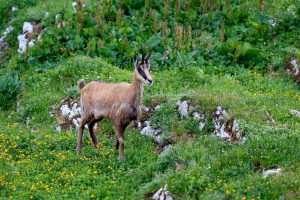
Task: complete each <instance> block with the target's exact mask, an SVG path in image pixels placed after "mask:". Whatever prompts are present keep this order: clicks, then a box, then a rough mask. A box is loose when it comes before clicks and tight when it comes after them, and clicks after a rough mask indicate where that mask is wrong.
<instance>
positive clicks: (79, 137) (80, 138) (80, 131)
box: [77, 115, 87, 153]
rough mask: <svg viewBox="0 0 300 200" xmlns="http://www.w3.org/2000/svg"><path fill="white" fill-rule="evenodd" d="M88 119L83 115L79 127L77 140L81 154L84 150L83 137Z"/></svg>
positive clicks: (78, 150) (78, 151)
mask: <svg viewBox="0 0 300 200" xmlns="http://www.w3.org/2000/svg"><path fill="white" fill-rule="evenodd" d="M86 121H87V120H86V117H85V116H84V115H82V117H81V120H80V122H79V127H78V139H77V153H81V150H82V136H83V129H84V126H85V124H86Z"/></svg>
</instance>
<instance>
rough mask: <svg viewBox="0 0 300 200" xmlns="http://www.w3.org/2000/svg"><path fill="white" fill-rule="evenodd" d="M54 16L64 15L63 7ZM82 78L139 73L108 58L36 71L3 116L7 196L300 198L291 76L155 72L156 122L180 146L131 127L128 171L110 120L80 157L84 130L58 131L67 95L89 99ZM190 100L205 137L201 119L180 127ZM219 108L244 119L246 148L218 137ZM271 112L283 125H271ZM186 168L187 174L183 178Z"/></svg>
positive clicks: (298, 103) (1, 177)
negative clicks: (164, 144)
mask: <svg viewBox="0 0 300 200" xmlns="http://www.w3.org/2000/svg"><path fill="white" fill-rule="evenodd" d="M41 5H42V7H43V6H44V7H45V6H46V8H48V7H47V5H48V4H46V3H41ZM51 8H52V9H53V10H59V7H58V5H56V4H55V5H54V4H53V6H52V7H51ZM32 13H35V12H32ZM29 15H30V14H29ZM31 17H32V18H35V16H34V14H32V16H31ZM20 21H21V20H20ZM44 23H46V22H44ZM82 77H85V79H86V80H87V81H91V80H94V79H102V80H105V81H111V82H118V81H126V82H129V81H130V80H131V78H132V71H131V70H121V69H119V68H117V67H114V66H111V65H109V64H107V63H106V62H105V61H103V60H102V59H100V58H95V59H91V58H88V57H75V58H70V59H67V60H66V61H64V62H63V63H58V64H56V65H49V66H47V67H45V68H36V67H34V66H31V68H29V70H28V71H27V72H26V73H25V74H24V76H23V77H21V79H22V80H23V81H24V82H25V86H24V89H23V90H22V92H21V95H20V98H19V106H18V107H17V108H11V109H10V110H9V111H4V112H1V113H0V130H1V131H0V164H1V166H3V167H1V168H0V197H1V198H3V199H5V198H10V197H11V198H15V199H28V198H35V199H42V198H45V199H59V198H62V199H83V198H84V199H87V198H99V199H103V198H106V199H117V198H120V199H122V198H126V199H142V198H143V197H144V196H146V195H147V194H149V193H152V192H155V191H156V190H157V189H159V188H160V187H162V186H163V185H165V184H168V190H169V191H170V192H171V194H172V195H173V196H174V197H177V198H178V199H191V198H192V199H242V198H247V199H252V198H253V199H280V198H282V197H284V198H286V199H299V198H300V193H299V188H300V183H299V181H300V170H299V167H300V164H299V154H298V152H299V151H300V145H299V139H300V134H299V122H300V120H299V117H296V116H294V115H292V114H290V110H291V109H296V110H297V109H298V110H299V107H300V93H299V87H298V86H296V85H295V84H294V82H293V81H291V80H290V79H289V78H288V77H286V76H285V75H282V74H273V75H272V76H261V75H260V74H257V73H255V72H252V71H246V72H245V73H243V74H241V75H237V76H217V75H206V74H204V73H203V72H202V70H201V66H199V68H188V69H182V70H178V69H173V70H166V71H164V72H158V71H154V72H153V78H154V81H155V84H154V85H153V86H152V87H145V92H144V93H145V97H144V103H145V104H146V105H148V106H151V107H153V106H154V105H153V102H152V101H151V99H153V98H155V99H156V101H157V102H159V103H160V104H161V109H160V110H158V111H157V112H156V113H155V114H154V115H153V117H152V118H151V119H150V120H151V122H152V125H153V126H154V127H159V128H160V129H161V130H163V132H164V134H165V135H166V137H171V139H172V141H173V143H174V144H173V148H172V149H171V150H170V151H169V152H168V153H166V154H164V155H163V156H159V155H157V154H156V151H157V149H156V148H157V147H156V145H155V143H154V142H153V141H152V140H151V139H150V138H148V137H146V136H142V135H140V133H139V131H138V130H136V129H134V128H128V129H127V131H126V144H125V154H126V157H127V161H126V162H125V163H120V162H119V161H118V160H117V155H118V152H116V151H114V150H113V148H114V139H115V135H114V130H113V128H112V127H111V124H110V123H109V122H107V121H105V122H103V123H102V126H101V127H100V129H99V130H98V135H97V137H98V139H99V141H100V142H101V147H100V148H99V149H96V150H95V149H93V147H92V145H91V144H90V141H89V138H88V134H85V137H84V145H83V154H81V155H76V152H75V149H76V144H77V135H76V131H75V130H68V131H62V132H56V131H55V125H56V124H57V122H56V120H55V118H53V117H50V115H49V111H53V112H54V113H56V112H58V108H59V105H60V104H61V102H60V101H61V100H62V99H63V98H65V97H66V96H70V97H74V98H77V97H78V96H79V91H78V90H77V89H76V83H77V81H78V80H79V79H80V78H82ZM182 99H188V100H191V101H192V102H193V104H196V105H198V106H200V109H201V111H202V112H203V113H205V114H206V115H207V116H208V123H207V125H206V127H205V129H204V130H203V131H199V130H198V129H197V125H198V124H197V122H196V121H194V120H192V119H180V115H179V113H178V111H177V106H176V102H177V100H182ZM218 105H221V106H222V107H223V108H225V109H227V110H229V113H230V116H235V117H236V118H237V119H238V122H239V125H240V126H241V128H242V130H243V133H244V134H245V136H246V141H245V143H244V144H233V143H224V142H223V141H222V140H221V139H219V138H217V137H213V136H212V133H213V124H212V122H211V113H212V112H213V111H214V110H215V109H216V107H217V106H218ZM265 112H268V113H269V114H270V116H272V118H273V119H274V120H275V123H272V122H267V119H266V116H265V115H264V113H265ZM195 127H196V128H195ZM178 162H184V163H185V164H186V165H185V167H184V168H183V169H181V170H175V168H176V163H178ZM274 167H280V168H282V169H283V172H282V173H281V174H279V175H275V176H270V177H267V178H263V177H262V170H263V169H269V168H274Z"/></svg>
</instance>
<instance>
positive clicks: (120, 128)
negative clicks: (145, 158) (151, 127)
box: [77, 62, 152, 160]
mask: <svg viewBox="0 0 300 200" xmlns="http://www.w3.org/2000/svg"><path fill="white" fill-rule="evenodd" d="M135 65H136V67H135V72H134V77H133V80H132V83H131V84H129V83H106V82H101V81H92V82H90V83H89V84H87V85H86V83H85V81H84V80H80V81H79V82H78V87H79V88H80V89H82V92H81V106H82V116H81V122H80V124H79V129H78V146H77V152H78V153H81V150H82V149H81V147H82V135H83V129H84V126H85V124H88V128H89V133H90V137H91V140H92V143H93V146H94V147H95V148H96V147H97V145H98V141H97V138H96V135H95V134H94V129H93V126H94V124H95V123H96V122H99V121H101V120H102V119H104V118H108V119H111V120H112V122H113V125H114V127H115V129H116V132H117V143H116V149H119V148H120V149H119V150H120V154H119V159H120V160H125V157H124V141H125V139H124V131H125V129H126V127H127V126H128V125H129V124H130V122H131V121H134V120H139V118H140V116H141V107H140V105H141V101H142V96H143V84H144V82H146V83H148V84H152V78H151V76H150V72H149V70H150V65H148V64H147V65H145V64H144V63H138V62H135ZM137 67H139V68H140V69H142V70H143V71H144V73H145V74H146V78H147V80H145V78H143V77H142V76H141V75H140V74H139V72H138V69H137Z"/></svg>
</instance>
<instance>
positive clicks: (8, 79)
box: [0, 74, 23, 109]
mask: <svg viewBox="0 0 300 200" xmlns="http://www.w3.org/2000/svg"><path fill="white" fill-rule="evenodd" d="M22 85H23V82H22V81H20V80H19V76H18V75H17V74H15V75H10V74H8V75H6V76H1V77H0V102H1V104H0V107H1V108H4V109H5V108H7V107H8V106H11V105H13V104H14V103H15V102H16V100H17V96H18V94H19V93H20V89H21V87H22Z"/></svg>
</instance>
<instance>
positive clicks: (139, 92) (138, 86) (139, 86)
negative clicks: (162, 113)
mask: <svg viewBox="0 0 300 200" xmlns="http://www.w3.org/2000/svg"><path fill="white" fill-rule="evenodd" d="M136 73H137V72H136V71H135V72H134V76H133V80H132V82H131V86H130V90H131V93H132V102H131V103H132V104H134V105H140V104H141V101H142V97H143V89H144V82H142V81H141V80H139V79H138V77H137V74H136Z"/></svg>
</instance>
